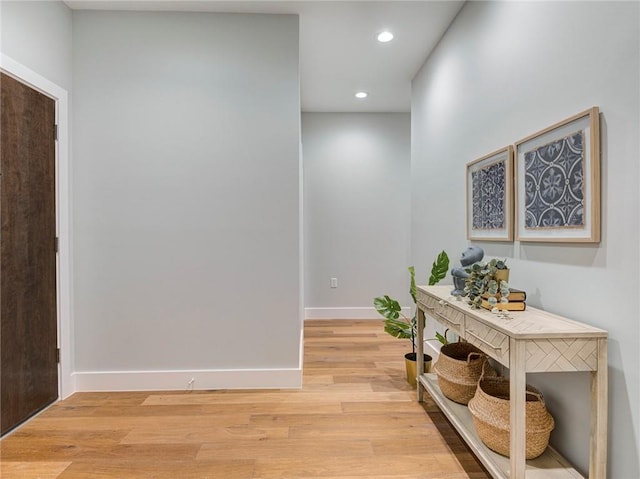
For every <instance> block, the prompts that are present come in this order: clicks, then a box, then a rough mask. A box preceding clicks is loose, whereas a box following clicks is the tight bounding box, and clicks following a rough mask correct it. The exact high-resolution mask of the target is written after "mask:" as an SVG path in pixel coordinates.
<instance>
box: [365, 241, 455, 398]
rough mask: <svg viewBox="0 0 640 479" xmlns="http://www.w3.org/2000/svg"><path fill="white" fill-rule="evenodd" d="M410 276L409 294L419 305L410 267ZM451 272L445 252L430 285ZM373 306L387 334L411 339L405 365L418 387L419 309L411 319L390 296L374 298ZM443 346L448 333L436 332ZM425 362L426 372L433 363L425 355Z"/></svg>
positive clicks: (412, 380)
mask: <svg viewBox="0 0 640 479" xmlns="http://www.w3.org/2000/svg"><path fill="white" fill-rule="evenodd" d="M408 270H409V274H410V276H411V286H410V288H409V294H410V295H411V299H413V304H414V305H415V304H416V303H417V299H416V272H415V268H414V267H413V266H409V268H408ZM448 270H449V256H447V253H446V252H445V251H442V252H441V253H440V254H439V255H438V257H437V258H436V260H435V261H434V262H433V264H432V266H431V275H430V276H429V285H434V284H437V283H438V282H440V281H441V280H442V279H444V277H445V276H446V275H447V271H448ZM373 305H374V307H375V308H376V311H377V312H378V313H379V314H380V315H381V316H383V317H384V318H386V319H385V321H384V330H385V332H386V333H388V334H390V335H391V336H393V337H395V338H400V339H409V340H410V341H411V352H410V353H407V354H405V356H404V357H405V365H406V368H407V381H409V383H410V384H412V385H413V386H415V385H416V370H417V367H416V366H417V365H416V360H417V357H416V343H415V338H416V333H417V330H416V327H417V309H416V308H414V313H413V317H412V318H411V319H409V318H408V317H406V316H405V315H404V314H402V307H401V306H400V303H399V302H398V301H397V300H396V299H393V298H390V297H389V295H386V294H385V295H384V296H378V297H376V298H374V300H373ZM434 339H437V340H438V341H440V342H441V343H442V344H447V338H446V332H445V335H442V334H440V333H438V332H436V337H435V338H434ZM423 360H424V361H425V363H427V364H426V366H427V367H425V371H426V370H427V369H428V363H429V362H430V361H431V356H429V355H427V354H425V355H424V358H423Z"/></svg>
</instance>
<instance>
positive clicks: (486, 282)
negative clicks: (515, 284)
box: [464, 258, 509, 309]
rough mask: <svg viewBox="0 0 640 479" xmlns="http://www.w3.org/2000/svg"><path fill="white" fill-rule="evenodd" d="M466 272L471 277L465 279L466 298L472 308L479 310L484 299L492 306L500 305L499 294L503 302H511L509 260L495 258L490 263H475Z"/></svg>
mask: <svg viewBox="0 0 640 479" xmlns="http://www.w3.org/2000/svg"><path fill="white" fill-rule="evenodd" d="M465 271H466V272H467V273H468V274H469V277H468V278H466V279H465V287H464V296H466V298H467V303H468V304H469V305H470V306H471V307H472V308H474V309H479V308H480V306H481V305H482V300H483V299H486V300H487V302H488V303H489V304H490V305H491V306H495V305H496V304H497V303H498V299H497V298H496V295H497V294H498V292H500V301H501V302H503V303H507V302H508V301H509V299H508V297H509V283H508V282H507V281H508V280H509V268H508V267H507V260H498V259H495V258H494V259H492V260H491V261H489V262H488V263H486V262H479V263H474V264H472V265H471V266H470V267H469V268H466V270H465Z"/></svg>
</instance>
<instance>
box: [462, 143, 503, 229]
mask: <svg viewBox="0 0 640 479" xmlns="http://www.w3.org/2000/svg"><path fill="white" fill-rule="evenodd" d="M467 238H468V239H469V240H479V241H512V240H513V147H511V146H507V147H505V148H502V149H500V150H498V151H494V152H493V153H490V154H488V155H486V156H483V157H482V158H479V159H477V160H475V161H472V162H471V163H467Z"/></svg>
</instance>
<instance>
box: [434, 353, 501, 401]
mask: <svg viewBox="0 0 640 479" xmlns="http://www.w3.org/2000/svg"><path fill="white" fill-rule="evenodd" d="M485 364H487V366H486V371H485V376H495V375H496V372H495V371H494V370H493V368H491V366H489V364H488V363H487V357H486V356H485V354H484V353H483V352H482V351H481V350H480V349H478V348H476V347H475V346H474V345H473V344H470V343H464V342H458V343H449V344H445V345H444V346H442V348H441V349H440V356H439V357H438V361H437V362H436V364H434V365H433V366H432V367H431V370H432V371H433V372H435V373H436V375H437V377H438V386H440V390H441V391H442V394H444V395H445V396H446V397H448V398H449V399H451V400H452V401H455V402H457V403H459V404H467V403H468V402H469V400H470V399H471V398H472V397H473V396H474V394H475V392H476V388H477V387H478V380H479V379H480V376H481V375H482V370H483V367H484V365H485Z"/></svg>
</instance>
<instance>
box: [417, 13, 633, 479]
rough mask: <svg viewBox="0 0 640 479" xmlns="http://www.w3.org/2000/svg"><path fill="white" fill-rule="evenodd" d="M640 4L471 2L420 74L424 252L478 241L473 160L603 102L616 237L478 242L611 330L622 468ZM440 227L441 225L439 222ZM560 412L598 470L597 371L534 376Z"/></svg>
mask: <svg viewBox="0 0 640 479" xmlns="http://www.w3.org/2000/svg"><path fill="white" fill-rule="evenodd" d="M639 7H640V4H638V3H637V2H629V3H618V2H469V3H467V4H466V6H465V7H464V8H463V10H462V12H461V13H460V15H459V16H458V17H457V19H456V20H455V22H454V23H453V25H452V26H451V28H450V29H449V31H448V32H447V34H446V35H445V37H444V38H443V40H442V41H441V43H440V44H439V46H438V48H437V49H436V51H435V52H434V53H433V54H432V55H431V56H430V57H429V59H428V61H427V62H426V63H425V65H424V66H423V68H422V70H421V71H420V72H419V74H418V75H417V76H416V78H415V79H414V81H413V99H412V258H413V261H414V262H415V263H416V264H424V263H425V262H427V261H428V260H429V259H431V258H432V257H433V256H434V254H435V253H436V252H437V251H438V250H439V249H441V248H446V249H447V250H450V252H451V253H452V257H453V258H454V263H457V255H458V254H459V252H460V251H462V250H463V249H464V248H465V247H466V245H467V242H466V241H465V234H466V233H465V193H464V191H465V190H464V178H465V163H467V162H469V161H472V160H474V159H476V158H479V157H481V156H483V155H485V154H487V153H490V152H492V151H494V150H496V149H498V148H501V147H503V146H506V145H508V144H511V143H513V142H515V141H517V140H519V139H521V138H523V137H525V136H527V135H529V134H531V133H534V132H536V131H539V130H541V129H543V128H545V127H547V126H550V125H552V124H554V123H556V122H558V121H560V120H563V119H565V118H567V117H569V116H571V115H573V114H575V113H578V112H580V111H583V110H585V109H587V108H589V107H591V106H593V105H596V106H599V107H600V111H601V126H602V132H601V133H602V134H601V138H602V181H601V183H602V241H601V243H600V244H597V245H571V244H526V243H518V242H516V243H506V244H499V243H493V244H492V243H478V244H479V245H480V246H482V247H484V248H485V251H486V252H487V255H488V256H499V257H507V258H508V262H509V263H510V265H511V268H512V271H511V281H510V282H511V283H512V284H513V285H514V286H515V287H519V288H522V289H525V290H526V291H527V292H528V296H529V298H530V301H529V303H530V304H531V305H532V306H536V307H541V308H543V309H546V310H548V311H552V312H555V313H558V314H561V315H565V316H568V317H571V318H574V319H576V320H579V321H583V322H585V323H588V324H592V325H595V326H598V327H601V328H604V329H607V330H608V331H609V334H610V340H609V386H610V392H609V401H610V402H609V404H610V406H609V461H608V471H609V475H608V477H612V478H620V479H631V478H637V477H640V467H639V465H638V457H639V452H640V451H639V448H638V441H639V436H640V428H639V426H638V424H639V421H640V412H639V409H638V404H640V394H639V385H640V378H639V374H638V365H639V364H640V355H639V354H640V353H639V351H640V345H639V344H638V341H639V336H640V332H639V325H638V319H639V300H638V292H639V273H638V271H639V269H638V266H639V255H638V252H639V251H638V249H639V248H638V244H639V242H638V240H639V237H638V219H639V213H640V212H639V196H638V186H637V185H638V180H639V168H638V157H639V156H640V146H639V140H638V131H639V130H640V124H639V118H640V107H639V106H640V105H639V86H638V85H640V61H639V40H640V39H639V24H640V22H639V20H640V16H639V13H640V12H639ZM434 232H437V234H434ZM528 381H529V382H531V383H532V384H534V385H537V386H538V387H539V388H540V389H541V390H542V391H543V392H544V393H545V397H546V399H547V404H548V406H549V407H550V409H551V411H552V413H553V414H554V415H555V417H556V422H557V426H556V430H555V431H554V432H553V434H552V437H551V441H552V443H553V444H554V445H555V446H556V447H557V448H558V449H559V450H560V451H561V452H563V453H564V454H565V455H566V456H568V458H569V459H570V460H571V461H572V462H573V463H574V464H576V465H577V466H578V468H579V469H580V470H582V471H583V472H584V471H586V470H587V469H588V442H589V375H588V374H587V373H584V374H542V375H529V377H528Z"/></svg>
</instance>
